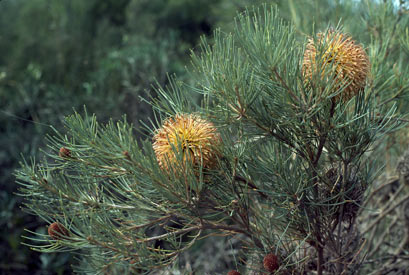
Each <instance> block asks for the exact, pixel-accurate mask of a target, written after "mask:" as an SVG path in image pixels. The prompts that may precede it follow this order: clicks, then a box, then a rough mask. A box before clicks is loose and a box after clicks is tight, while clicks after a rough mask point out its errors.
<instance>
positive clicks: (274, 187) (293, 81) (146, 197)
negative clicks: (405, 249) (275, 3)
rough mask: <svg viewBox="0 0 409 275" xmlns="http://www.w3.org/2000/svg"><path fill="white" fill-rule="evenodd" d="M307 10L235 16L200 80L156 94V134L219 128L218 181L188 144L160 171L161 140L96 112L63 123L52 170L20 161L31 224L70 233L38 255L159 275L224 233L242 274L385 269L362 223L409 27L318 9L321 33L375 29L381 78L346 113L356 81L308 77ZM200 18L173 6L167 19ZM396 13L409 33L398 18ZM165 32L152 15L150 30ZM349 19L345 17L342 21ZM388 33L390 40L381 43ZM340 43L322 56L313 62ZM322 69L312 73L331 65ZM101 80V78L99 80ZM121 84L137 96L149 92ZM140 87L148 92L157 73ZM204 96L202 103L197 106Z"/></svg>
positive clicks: (400, 104) (375, 72)
mask: <svg viewBox="0 0 409 275" xmlns="http://www.w3.org/2000/svg"><path fill="white" fill-rule="evenodd" d="M319 2H323V1H319ZM142 3H143V4H142V7H145V8H152V7H154V5H153V4H152V3H150V2H148V1H146V2H142ZM200 3H201V4H203V3H202V2H200ZM311 3H314V4H310V2H307V3H306V4H305V5H301V6H299V8H297V7H296V6H295V4H294V2H293V1H289V2H288V6H287V7H283V9H284V10H285V9H286V8H287V9H288V11H289V13H288V14H287V16H289V18H291V19H292V21H293V22H294V23H292V22H290V21H289V20H288V21H287V20H285V19H283V18H282V16H280V12H279V10H278V9H277V8H275V7H271V8H270V6H264V7H262V8H258V9H255V10H254V11H246V12H244V13H242V14H240V15H238V16H237V18H236V21H235V25H234V28H233V31H232V32H231V33H223V32H222V31H220V30H217V31H215V33H214V37H213V39H212V42H208V41H207V39H205V38H203V39H202V43H201V47H200V51H199V52H198V53H196V52H192V63H193V68H192V70H191V71H192V72H193V75H192V78H193V79H194V80H196V82H193V81H191V80H188V81H185V82H184V81H182V80H177V79H175V78H170V79H169V80H168V82H167V83H168V84H169V85H167V86H166V87H165V88H162V87H158V88H157V89H156V90H155V91H156V93H157V94H158V97H154V98H153V101H152V102H153V103H152V104H153V107H154V110H155V114H156V116H155V118H156V119H157V120H158V121H156V122H155V123H158V125H156V124H155V123H154V125H153V128H157V129H158V128H160V127H161V126H160V123H163V121H164V120H165V119H166V118H169V117H172V116H174V115H177V114H183V113H197V114H200V115H201V116H202V117H203V118H206V119H207V120H209V121H211V122H212V123H214V125H216V126H217V129H218V131H219V132H220V134H221V137H222V144H221V145H219V146H218V147H217V150H218V154H217V155H218V156H219V157H218V159H217V163H218V166H217V167H216V168H213V169H207V168H205V165H204V163H203V160H202V163H201V164H200V165H198V166H195V165H192V164H190V163H189V158H187V162H186V158H185V157H186V156H185V151H184V149H186V148H184V147H183V146H184V144H182V141H183V140H180V139H177V141H175V142H176V143H175V144H172V149H171V151H172V153H173V154H175V161H176V162H175V163H171V162H170V161H169V163H168V164H169V165H168V166H167V168H166V169H164V168H163V167H161V166H160V165H159V164H158V160H157V158H156V155H155V151H154V149H153V148H152V140H151V136H149V137H148V138H147V139H145V140H139V139H138V136H136V135H135V130H137V131H140V130H141V129H140V126H139V125H137V126H136V127H135V126H133V125H130V124H129V123H128V122H127V119H126V118H124V119H123V120H122V121H118V122H114V121H113V120H111V121H110V122H109V123H107V124H106V125H104V124H101V123H98V122H97V120H96V116H95V115H93V116H89V115H88V114H87V113H86V112H85V115H80V114H78V113H75V114H74V115H71V116H68V117H66V119H65V127H66V130H65V131H64V132H61V131H58V130H56V131H55V134H54V135H50V136H49V137H48V143H47V144H48V146H49V147H48V150H47V151H46V152H45V153H46V155H47V157H48V158H45V159H44V160H43V161H42V162H40V163H37V162H35V161H32V162H31V163H27V162H25V163H24V164H23V166H22V168H21V169H20V170H18V171H17V172H16V177H17V180H18V182H19V183H20V184H21V189H20V195H22V196H24V197H26V198H27V199H26V200H25V206H26V207H27V210H28V211H30V212H31V213H33V214H35V215H37V216H39V217H41V218H42V219H44V220H45V221H46V222H47V223H49V224H51V223H52V222H59V223H61V224H63V225H64V226H65V227H66V228H67V229H68V230H69V232H70V237H69V238H67V239H61V240H53V239H51V238H50V236H48V235H47V234H44V233H41V232H32V235H31V236H29V237H27V238H28V239H29V241H28V242H29V245H30V246H31V247H33V248H34V249H36V250H39V251H43V252H56V251H75V252H76V253H77V255H79V256H78V257H79V258H80V260H81V262H80V264H79V265H78V266H77V267H76V271H77V272H82V273H87V272H88V273H97V272H105V273H119V272H123V273H142V272H150V271H152V270H157V269H163V268H165V267H166V266H169V265H171V264H172V263H174V262H175V261H176V259H177V258H178V257H179V256H180V255H181V254H182V253H184V252H186V251H188V250H189V249H192V247H193V249H194V248H195V246H194V245H195V243H196V242H197V241H198V240H199V239H202V238H203V239H204V238H206V237H209V236H212V235H218V234H221V235H224V236H230V237H232V238H233V237H234V238H239V239H240V240H241V242H242V245H241V246H240V248H241V249H240V250H241V252H240V253H238V254H237V255H238V256H240V258H241V259H242V261H241V262H240V264H242V269H243V271H244V270H247V271H248V272H251V271H254V272H260V271H262V270H263V267H262V264H260V263H262V261H263V257H264V256H265V255H266V254H269V253H274V254H275V255H277V256H278V258H279V266H280V270H279V271H280V272H282V273H284V274H292V273H293V274H298V273H302V272H312V271H313V270H314V271H315V270H316V271H317V273H318V274H323V271H324V270H325V271H326V272H329V273H330V274H341V273H342V272H349V273H353V272H361V273H362V274H367V273H368V270H376V268H377V259H378V258H369V259H366V258H365V255H367V253H368V252H369V253H370V251H369V249H370V248H371V242H372V241H373V236H372V238H370V239H369V241H368V244H367V243H366V242H363V241H362V238H363V237H364V236H365V233H367V230H366V229H365V228H362V227H360V224H358V223H357V221H358V219H359V218H361V217H365V215H363V216H359V215H360V214H361V212H362V211H363V210H364V208H362V207H361V206H362V204H363V203H367V202H368V199H370V198H371V195H370V191H371V188H372V187H373V186H375V185H376V183H375V182H374V179H375V178H376V176H377V175H378V173H379V168H380V166H381V163H380V160H378V159H376V156H379V155H382V154H384V153H385V152H384V151H383V150H384V147H383V146H379V144H382V143H383V142H384V141H385V140H387V138H389V137H394V134H395V133H399V130H401V129H404V130H406V129H405V128H404V127H405V118H404V116H405V115H407V110H408V109H407V108H406V107H407V102H405V101H404V100H402V99H405V98H407V97H408V91H409V89H408V85H409V82H408V79H409V77H408V73H409V72H408V71H407V68H406V67H405V66H404V64H405V63H404V62H405V61H407V58H408V56H407V53H405V52H404V46H405V45H406V44H407V42H406V40H405V37H404V36H403V34H405V33H406V35H407V27H406V29H405V26H407V22H408V21H407V20H408V17H407V15H406V14H405V13H404V9H403V7H401V9H400V10H396V8H394V7H393V6H391V5H388V4H382V3H375V2H370V1H367V2H366V4H365V3H356V2H353V1H342V2H341V1H339V2H338V1H337V2H335V3H333V2H332V1H328V2H326V6H325V5H324V6H323V7H327V8H328V7H330V8H329V9H328V10H329V11H328V12H326V10H325V9H322V10H321V8H319V10H316V13H317V14H319V17H318V20H320V21H318V22H316V25H315V26H316V28H317V29H319V30H321V31H323V32H324V33H325V32H326V30H328V24H329V22H328V20H326V19H328V18H334V17H336V15H337V14H338V13H339V14H345V13H346V14H350V15H354V16H355V15H360V16H362V20H363V21H365V22H366V24H367V25H365V24H362V25H363V26H366V27H367V28H369V29H371V28H372V27H374V26H375V27H374V28H375V30H376V32H373V33H372V32H369V33H368V34H367V35H368V37H366V38H365V36H362V38H363V41H362V42H365V41H366V42H367V44H365V46H366V47H367V52H368V56H369V60H370V64H371V74H370V76H368V79H367V83H366V86H365V87H364V89H363V91H359V93H358V92H357V95H356V96H355V97H353V98H352V99H350V100H347V101H342V100H340V98H339V97H337V96H338V95H340V94H342V93H343V92H344V91H345V89H346V87H347V85H348V84H349V83H348V82H347V81H345V80H343V79H341V80H340V79H339V75H336V74H335V73H334V70H331V69H324V70H321V71H318V72H315V73H314V74H313V77H312V80H313V84H310V83H308V82H306V81H305V75H303V72H302V69H301V68H302V66H303V58H304V51H305V43H306V39H307V38H308V37H306V36H305V34H304V33H308V34H310V35H311V36H314V35H315V34H314V33H313V28H312V26H314V25H313V24H306V22H310V23H311V21H310V20H311V19H308V18H307V14H308V10H309V9H317V8H318V7H319V6H317V3H318V1H317V2H311ZM331 3H332V4H331ZM144 5H145V6H144ZM213 5H215V3H213ZM192 7H193V6H190V5H187V4H186V5H181V4H180V3H179V1H171V4H170V6H169V10H170V11H175V10H178V11H179V10H182V11H185V9H186V11H191V10H192V9H193V8H192ZM363 7H365V9H364V8H363ZM301 8H305V9H304V10H303V12H305V13H306V14H305V16H304V15H303V16H301V15H300V11H301ZM101 10H102V11H104V12H106V11H107V10H110V9H107V8H106V7H105V6H103V7H101ZM102 11H99V12H100V13H103V12H102ZM396 13H399V16H400V19H399V20H397V19H395V18H394V17H393V16H391V14H396ZM169 14H170V15H172V12H170V13H169ZM182 14H184V13H182ZM187 14H189V13H187ZM284 14H286V13H284ZM334 14H335V15H334ZM115 16H117V13H115ZM115 16H114V17H115ZM284 17H285V16H284ZM115 18H116V17H115ZM162 18H166V16H164V15H162V14H158V15H157V17H156V19H155V20H158V22H161V20H163V19H162ZM195 18H198V19H201V17H200V16H195ZM352 18H353V17H348V16H346V19H345V23H346V22H348V20H350V19H351V20H352ZM115 20H116V19H115ZM141 20H144V18H143V17H142V19H141ZM145 20H146V18H145ZM307 20H309V21H307ZM199 21H200V20H199ZM391 21H393V22H395V23H394V24H390V25H388V24H386V22H391ZM378 22H381V25H377V24H378ZM402 22H404V23H402ZM341 23H344V22H341ZM175 24H176V25H175V26H179V25H178V23H177V21H176V23H175ZM384 24H386V25H388V27H382V29H377V28H380V26H384ZM405 24H406V25H405ZM330 26H331V24H330ZM304 27H305V29H303V28H304ZM178 28H179V27H178ZM358 28H359V26H358V27H355V28H352V27H351V28H350V29H347V28H345V29H346V30H348V31H349V32H351V34H352V36H353V37H354V38H355V36H354V33H353V31H362V30H359V29H358ZM340 29H341V28H340V27H338V28H336V30H337V31H338V30H339V31H341V30H340ZM314 32H315V31H314ZM357 37H361V36H357ZM402 37H403V38H402ZM406 38H407V37H406ZM129 39H130V40H129V41H132V38H129ZM314 39H316V40H318V38H317V37H315V36H314ZM365 39H367V40H365ZM186 40H187V41H188V40H189V39H186ZM332 42H333V41H331V40H330V41H326V42H325V43H324V44H323V45H322V48H318V49H317V52H318V56H319V57H320V56H322V55H324V54H325V52H326V50H327V49H328V47H329V46H331V43H332ZM142 44H143V43H142ZM144 45H145V46H146V48H145V49H146V50H147V51H150V50H151V47H149V45H150V44H149V43H147V44H144ZM140 49H143V47H141V48H140ZM182 49H183V50H184V47H182ZM159 52H160V51H159ZM132 53H133V48H132V47H130V48H128V47H124V48H123V51H122V52H111V54H110V55H108V56H107V58H106V59H101V58H99V59H98V60H99V61H100V62H102V63H103V64H104V63H105V62H107V63H108V64H109V66H110V68H111V70H110V72H116V71H117V70H119V71H120V72H121V71H122V69H123V68H124V67H125V68H128V66H129V67H130V68H131V69H130V70H131V71H132V68H133V66H136V65H135V64H138V65H139V64H140V62H137V61H135V60H137V58H136V57H135V59H132V60H130V59H129V55H132ZM111 58H113V59H111ZM317 60H318V61H317V63H318V68H321V65H322V64H323V62H326V61H325V60H324V59H323V58H321V59H319V58H318V59H317ZM134 61H135V62H134ZM320 62H321V63H320ZM148 64H151V63H149V62H148ZM154 64H156V63H154ZM328 66H329V67H330V68H332V66H337V64H336V62H335V61H334V62H332V63H330V65H328ZM149 67H150V66H149ZM158 68H161V66H159V67H158ZM94 76H95V77H96V78H102V79H104V80H106V79H107V78H106V77H105V76H106V74H105V72H104V71H100V72H99V71H96V72H94ZM119 76H120V77H117V76H116V75H115V73H113V74H109V77H108V80H109V81H112V82H109V83H113V84H111V85H112V86H115V85H117V81H118V79H121V80H122V79H123V77H122V74H119ZM125 79H127V80H128V82H126V83H127V85H130V86H131V87H134V85H138V84H139V83H140V82H139V81H138V82H132V80H133V78H131V77H129V78H125ZM140 79H141V80H142V79H143V80H146V81H147V82H150V81H151V78H149V75H145V76H144V75H143V74H141V77H140ZM340 83H341V84H340ZM160 84H161V83H159V86H161V85H160ZM111 85H110V86H111ZM88 87H91V89H93V86H92V85H91V86H88ZM125 87H127V86H126V85H125ZM125 90H126V89H125ZM198 96H201V97H202V99H203V100H202V102H201V104H196V103H195V101H194V100H192V98H195V97H198ZM92 112H93V111H92ZM160 121H162V122H160ZM144 126H145V127H144V129H145V131H146V129H149V127H146V125H144ZM157 131H158V130H154V129H152V130H151V132H150V134H151V135H153V134H157ZM168 142H170V137H169V138H168ZM187 142H189V141H187ZM61 148H65V150H69V151H68V152H69V154H62V153H61V151H60V150H61ZM402 190H403V188H402ZM404 199H405V197H404ZM374 207H376V206H374ZM390 211H392V210H390ZM370 218H371V216H370V215H369V216H367V219H370ZM379 221H381V217H380V218H379ZM367 223H368V221H367V220H366V222H365V221H364V222H362V224H363V225H365V224H367ZM372 227H373V226H372ZM392 245H394V246H396V244H392ZM385 253H386V252H385ZM182 255H183V254H182ZM371 255H372V256H375V257H383V256H384V254H382V252H381V253H380V254H376V253H371ZM395 256H396V255H395ZM398 256H399V255H398ZM398 256H396V257H398ZM399 268H400V267H399ZM403 268H405V267H403ZM406 268H407V266H406Z"/></svg>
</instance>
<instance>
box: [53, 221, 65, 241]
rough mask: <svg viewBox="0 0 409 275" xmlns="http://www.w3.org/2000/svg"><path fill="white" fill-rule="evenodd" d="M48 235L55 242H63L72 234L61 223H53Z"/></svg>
mask: <svg viewBox="0 0 409 275" xmlns="http://www.w3.org/2000/svg"><path fill="white" fill-rule="evenodd" d="M48 235H50V237H51V238H53V239H54V240H61V239H65V237H68V236H69V235H70V234H69V232H68V230H67V229H66V228H65V227H64V226H63V225H62V224H61V223H59V222H53V223H52V224H50V226H49V227H48Z"/></svg>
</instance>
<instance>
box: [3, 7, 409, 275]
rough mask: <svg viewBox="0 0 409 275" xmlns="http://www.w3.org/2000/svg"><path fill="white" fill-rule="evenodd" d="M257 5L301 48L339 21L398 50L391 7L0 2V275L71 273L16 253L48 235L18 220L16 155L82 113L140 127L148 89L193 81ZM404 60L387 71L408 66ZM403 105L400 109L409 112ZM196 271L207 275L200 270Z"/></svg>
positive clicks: (64, 266) (61, 257)
mask: <svg viewBox="0 0 409 275" xmlns="http://www.w3.org/2000/svg"><path fill="white" fill-rule="evenodd" d="M262 2H267V3H276V4H277V5H278V6H279V8H280V12H281V15H282V17H283V18H285V19H286V20H291V21H293V22H294V24H295V25H296V29H297V31H298V32H299V33H300V39H304V38H305V36H304V35H309V34H312V33H313V32H315V31H316V30H322V29H325V27H327V26H328V24H332V25H334V26H336V25H337V24H338V23H339V22H340V20H341V19H342V21H341V23H342V25H344V27H345V30H346V31H347V32H349V33H351V34H352V36H353V37H354V38H355V39H357V40H358V41H360V42H361V43H363V44H368V43H370V42H371V41H370V33H371V32H372V33H373V34H375V35H377V36H378V37H379V38H381V39H380V40H381V41H387V42H385V43H389V46H390V48H391V51H392V52H393V49H394V47H397V45H398V43H397V41H398V40H399V37H394V32H395V31H396V30H395V31H394V27H393V26H394V24H393V23H394V22H399V20H400V16H399V11H398V9H397V8H396V6H393V4H392V1H352V0H351V1H346V0H345V1H342V0H336V1H334V0H303V1H299V0H288V1H279V0H274V1H273V0H270V1H268V0H265V1H259V0H234V1H233V0H195V1H192V0H87V1H84V0H58V1H49V0H30V1H27V0H26V1H25V0H3V1H0V53H1V54H0V171H1V173H0V244H1V245H0V273H1V274H70V273H71V271H70V270H71V269H70V265H69V263H70V256H68V255H67V254H58V255H55V254H52V255H51V254H50V255H49V254H39V253H37V252H33V251H30V250H29V249H28V248H27V247H26V246H24V245H22V244H21V243H22V242H24V239H22V238H21V235H24V232H23V231H24V228H27V229H29V230H33V231H44V232H45V230H46V227H45V224H44V223H43V222H42V221H39V220H37V219H36V218H35V217H33V216H30V215H27V214H25V213H23V212H22V211H21V210H20V208H19V206H20V203H21V198H19V197H16V196H15V195H14V193H15V192H16V191H17V188H16V184H15V183H14V177H13V175H12V173H13V170H14V169H15V168H17V167H18V162H19V161H20V160H21V159H22V158H21V156H24V157H26V158H28V157H30V156H34V157H36V158H38V157H40V156H41V151H40V150H39V148H40V147H41V146H42V145H43V143H42V142H43V140H44V139H43V138H44V136H45V135H46V134H47V133H51V132H52V128H51V127H50V125H52V126H53V127H55V128H57V129H59V128H61V125H62V123H61V121H62V118H63V117H64V116H65V115H68V114H71V113H72V112H73V109H76V110H78V111H81V110H82V108H83V106H84V105H85V106H86V107H87V110H88V112H89V113H95V114H96V115H97V117H98V120H99V121H101V122H104V121H107V120H108V119H109V118H113V119H114V120H115V119H119V118H120V117H121V116H122V115H123V114H126V115H127V119H128V121H130V122H132V123H133V124H134V125H135V126H136V127H138V126H139V125H140V121H144V122H147V121H148V119H149V118H151V117H152V112H151V108H150V106H149V105H147V104H146V103H144V102H143V101H141V100H140V98H141V97H143V98H147V97H148V96H151V97H155V93H154V90H153V89H152V86H151V85H152V84H154V83H155V82H157V83H158V84H160V85H161V86H165V85H166V84H167V77H166V76H167V74H177V76H178V77H179V78H181V79H183V80H185V81H192V80H188V77H189V76H188V75H187V73H186V72H185V69H184V68H185V66H189V52H190V49H193V50H196V48H195V47H196V46H197V45H198V43H199V39H200V36H201V35H206V36H209V35H211V34H212V31H213V30H214V29H215V28H217V27H222V29H223V31H225V32H228V31H229V30H231V29H232V26H233V24H234V22H233V17H234V16H235V15H236V13H237V12H240V11H242V10H243V9H244V7H246V6H250V5H255V6H258V5H259V4H261V3H262ZM400 2H401V5H406V3H405V1H400ZM381 5H384V6H385V7H386V6H388V8H380V6H381ZM404 26H405V25H404ZM406 26H407V22H406ZM388 37H389V38H390V39H388ZM408 41H409V40H408ZM408 45H409V43H408ZM405 58H406V59H402V56H395V57H394V58H392V59H388V62H395V61H396V62H397V61H398V60H401V61H400V62H401V63H400V64H402V62H406V63H404V64H407V61H409V60H407V59H408V57H407V55H406V57H405ZM405 60H406V61H405ZM385 77H387V76H385ZM402 102H403V101H402ZM404 102H406V103H403V104H406V105H403V106H401V108H408V106H407V105H408V104H407V100H406V101H404ZM136 134H139V135H142V134H143V133H136ZM219 246H220V247H224V246H226V245H225V244H221V243H220V245H212V246H209V248H206V249H207V250H208V252H209V253H212V255H214V257H215V258H217V257H218V256H217V255H216V252H215V251H217V250H219V249H215V247H216V248H218V247H219ZM201 249H204V248H203V247H202V248H201ZM202 254H203V253H202ZM203 255H208V254H207V253H205V254H203ZM186 257H189V255H185V258H186ZM218 258H222V257H218ZM185 261H186V262H189V261H188V260H185ZM219 263H220V261H219ZM195 265H196V266H195V269H196V270H205V267H204V266H201V264H200V263H199V261H197V262H196V263H195ZM209 270H210V269H209Z"/></svg>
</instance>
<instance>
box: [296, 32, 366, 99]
mask: <svg viewBox="0 0 409 275" xmlns="http://www.w3.org/2000/svg"><path fill="white" fill-rule="evenodd" d="M328 66H332V67H328ZM369 67H370V63H369V60H368V56H367V55H366V53H365V51H364V49H363V48H362V46H361V45H358V44H356V42H355V41H354V40H352V38H351V37H350V36H348V35H345V34H343V33H341V32H339V31H334V30H329V31H328V32H326V33H319V34H317V38H316V39H312V38H310V39H309V41H308V44H307V46H306V49H305V52H304V60H303V64H302V71H303V75H304V78H305V80H306V81H307V82H309V81H311V80H312V79H313V75H315V74H317V73H320V72H321V74H322V75H321V78H322V79H324V72H325V71H326V69H329V68H331V69H332V70H334V74H335V77H336V79H335V80H334V81H335V83H336V86H338V87H337V88H340V87H343V86H344V85H345V88H344V90H343V91H342V93H341V94H338V95H337V96H336V97H335V98H334V99H335V100H336V101H339V99H340V98H342V100H343V101H347V100H349V99H351V98H352V97H354V96H355V95H356V94H358V93H359V92H360V91H361V90H362V89H363V88H364V86H365V82H366V78H367V76H368V74H369V69H370V68H369ZM324 80H325V79H324Z"/></svg>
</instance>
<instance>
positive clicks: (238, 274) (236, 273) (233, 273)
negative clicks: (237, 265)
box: [227, 270, 241, 275]
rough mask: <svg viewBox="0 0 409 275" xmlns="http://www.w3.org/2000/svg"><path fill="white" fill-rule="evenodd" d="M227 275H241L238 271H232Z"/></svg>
mask: <svg viewBox="0 0 409 275" xmlns="http://www.w3.org/2000/svg"><path fill="white" fill-rule="evenodd" d="M227 275H241V274H240V272H238V271H237V270H230V271H229V273H227Z"/></svg>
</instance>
